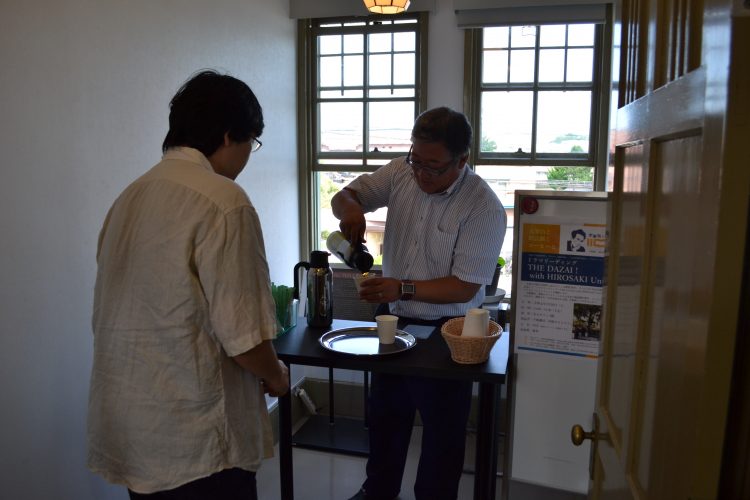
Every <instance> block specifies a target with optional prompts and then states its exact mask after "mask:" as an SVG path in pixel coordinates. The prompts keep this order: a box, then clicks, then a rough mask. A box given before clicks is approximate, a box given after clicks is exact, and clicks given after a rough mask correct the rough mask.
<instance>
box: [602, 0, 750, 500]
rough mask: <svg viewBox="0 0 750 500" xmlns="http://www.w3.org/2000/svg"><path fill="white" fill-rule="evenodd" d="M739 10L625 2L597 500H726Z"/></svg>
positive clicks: (744, 26)
mask: <svg viewBox="0 0 750 500" xmlns="http://www.w3.org/2000/svg"><path fill="white" fill-rule="evenodd" d="M733 9H734V15H733ZM740 10H741V2H738V1H735V2H734V5H733V3H732V2H731V1H729V0H721V1H713V0H705V1H703V2H701V1H699V0H666V1H657V0H651V1H647V0H623V1H622V2H621V3H619V4H618V6H617V13H616V14H615V18H616V22H615V30H614V44H615V59H614V60H615V62H616V61H617V60H618V59H619V61H620V65H619V68H620V69H619V74H618V75H615V76H616V78H615V79H614V80H615V82H614V84H613V87H614V94H613V97H614V101H613V102H617V103H618V105H617V111H616V121H615V128H614V130H613V135H612V140H611V151H610V153H611V154H610V174H611V184H610V185H611V189H612V191H613V201H612V205H611V212H610V228H611V233H610V245H611V246H610V257H609V267H608V275H607V276H608V282H607V287H606V302H605V325H606V330H605V335H604V339H603V342H602V346H601V349H602V352H601V354H602V363H601V366H600V372H599V379H598V384H597V410H596V411H597V417H598V418H597V419H595V420H598V421H599V422H600V428H599V431H598V433H599V436H598V440H597V441H598V442H597V446H594V447H592V450H595V451H593V456H592V466H593V475H594V480H593V481H592V483H591V491H590V498H594V499H605V500H610V499H633V498H638V499H654V500H668V499H672V498H675V499H688V498H690V499H711V498H717V491H718V485H719V477H720V470H721V465H722V448H723V444H724V438H725V422H726V417H727V411H728V406H729V403H728V402H729V390H730V382H731V372H732V364H733V356H734V344H735V339H736V336H737V328H738V326H737V325H738V314H739V312H740V309H739V299H740V294H741V292H740V290H741V286H742V270H743V266H744V265H745V263H744V247H745V244H746V241H747V235H746V231H747V217H748V197H749V192H750V189H749V187H750V175H749V174H748V172H749V171H750V165H749V164H748V160H747V158H748V157H750V155H748V154H747V153H745V152H744V149H745V148H746V147H747V145H748V143H750V135H748V120H749V119H750V118H749V117H750V109H748V108H749V106H748V89H750V84H749V83H750V82H748V70H747V67H748V66H749V65H750V58H748V47H750V45H748V44H747V36H746V35H745V34H744V33H747V32H748V29H749V28H750V26H749V25H748V22H747V21H748V18H747V17H744V14H745V13H744V12H740ZM743 37H744V40H743ZM618 42H619V43H618ZM743 141H744V142H745V144H743Z"/></svg>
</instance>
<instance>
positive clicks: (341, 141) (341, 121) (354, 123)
mask: <svg viewBox="0 0 750 500" xmlns="http://www.w3.org/2000/svg"><path fill="white" fill-rule="evenodd" d="M319 108H320V150H321V151H357V150H358V149H359V150H361V148H362V138H363V137H364V135H363V132H362V120H363V118H362V113H363V105H362V103H361V102H331V103H321V104H320V106H319Z"/></svg>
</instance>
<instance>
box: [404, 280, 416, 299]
mask: <svg viewBox="0 0 750 500" xmlns="http://www.w3.org/2000/svg"><path fill="white" fill-rule="evenodd" d="M415 293H417V287H416V286H414V282H413V281H411V280H403V281H402V282H401V297H400V298H401V300H411V299H412V298H413V297H414V294H415Z"/></svg>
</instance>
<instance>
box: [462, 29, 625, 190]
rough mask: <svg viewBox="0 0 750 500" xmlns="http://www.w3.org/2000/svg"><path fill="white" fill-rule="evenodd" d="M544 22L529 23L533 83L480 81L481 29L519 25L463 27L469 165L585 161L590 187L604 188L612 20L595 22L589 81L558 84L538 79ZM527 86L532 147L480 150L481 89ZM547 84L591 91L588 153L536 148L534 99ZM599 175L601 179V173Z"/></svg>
mask: <svg viewBox="0 0 750 500" xmlns="http://www.w3.org/2000/svg"><path fill="white" fill-rule="evenodd" d="M544 24H550V23H540V24H535V23H532V22H529V23H528V26H536V27H537V34H536V43H535V46H534V49H533V50H534V53H535V66H534V68H535V69H534V82H532V83H531V84H518V83H510V82H509V83H504V84H498V83H492V84H482V62H483V61H482V50H483V29H484V28H491V27H501V26H508V27H512V26H518V25H511V24H498V25H492V26H484V27H479V28H471V29H466V30H465V38H464V41H465V54H464V56H465V57H464V107H465V110H466V114H467V116H468V117H469V121H470V123H471V125H472V128H473V129H474V141H473V143H472V148H471V158H472V160H471V161H472V166H474V165H497V164H502V165H507V166H529V167H537V166H559V167H565V166H589V167H594V190H595V191H596V190H603V187H604V183H603V177H604V174H605V164H606V153H607V130H608V123H607V120H608V116H609V115H608V113H607V109H608V103H609V92H607V90H608V85H609V76H608V75H609V73H608V72H609V60H610V58H609V54H608V51H609V50H610V48H611V28H610V26H611V23H609V22H607V23H603V24H601V23H600V24H596V23H594V24H595V30H594V47H593V48H594V54H593V60H594V67H593V70H592V81H591V84H588V83H585V84H580V83H577V82H569V83H563V84H561V85H555V84H549V83H541V84H540V83H539V82H538V77H539V51H540V46H539V37H540V30H539V27H540V26H542V25H544ZM556 24H567V25H571V24H580V23H575V22H565V20H564V19H561V20H560V22H559V23H556ZM485 89H488V90H493V89H496V90H500V91H502V90H506V89H508V90H521V89H523V90H530V91H532V92H533V104H532V113H533V122H532V151H531V152H529V153H523V154H520V155H519V154H514V153H510V154H508V153H503V152H500V153H495V152H481V151H480V149H481V137H482V130H481V105H482V102H481V101H482V92H483V91H484V90H485ZM550 90H590V91H591V123H590V126H589V145H590V148H589V153H588V154H586V153H584V154H580V153H537V152H536V135H537V134H536V128H537V127H536V117H537V111H538V109H537V101H538V95H539V92H544V91H550ZM600 177H601V178H602V180H601V182H599V178H600Z"/></svg>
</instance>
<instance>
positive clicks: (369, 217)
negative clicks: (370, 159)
mask: <svg viewBox="0 0 750 500" xmlns="http://www.w3.org/2000/svg"><path fill="white" fill-rule="evenodd" d="M315 175H316V181H317V182H316V183H317V184H318V186H319V188H318V189H319V191H318V210H317V213H318V227H319V228H320V234H318V235H317V236H318V237H317V246H316V247H315V248H317V249H325V248H326V239H327V238H328V235H329V234H331V233H332V232H333V231H338V230H339V220H338V219H337V218H336V217H334V216H333V211H332V210H331V198H333V196H334V195H335V194H336V193H338V192H339V191H341V189H343V188H344V186H346V185H347V184H349V183H350V182H351V181H353V180H354V179H356V178H357V176H359V175H360V174H359V173H355V172H318V173H316V174H315ZM387 213H388V211H387V209H385V208H381V209H379V210H376V211H375V212H371V213H367V214H365V221H366V223H367V225H366V229H365V240H367V243H365V245H366V246H367V249H368V250H369V251H370V253H371V254H372V256H373V258H374V259H375V264H376V265H381V264H382V255H383V234H384V229H385V217H386V215H387ZM329 260H330V262H332V263H335V262H340V261H339V260H338V259H337V258H336V257H335V256H333V255H332V256H330V257H329Z"/></svg>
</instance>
